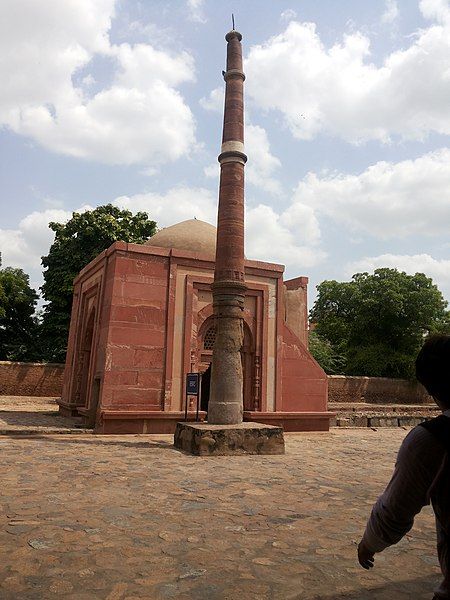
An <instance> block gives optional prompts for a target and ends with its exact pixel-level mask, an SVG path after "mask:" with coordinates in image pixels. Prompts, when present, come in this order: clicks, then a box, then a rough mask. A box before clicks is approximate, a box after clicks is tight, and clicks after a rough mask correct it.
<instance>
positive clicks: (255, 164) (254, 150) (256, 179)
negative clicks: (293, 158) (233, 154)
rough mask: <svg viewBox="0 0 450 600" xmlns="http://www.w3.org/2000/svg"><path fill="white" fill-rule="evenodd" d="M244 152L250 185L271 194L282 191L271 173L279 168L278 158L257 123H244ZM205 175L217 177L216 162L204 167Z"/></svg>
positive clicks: (246, 174) (265, 134)
mask: <svg viewBox="0 0 450 600" xmlns="http://www.w3.org/2000/svg"><path fill="white" fill-rule="evenodd" d="M245 152H246V154H247V156H248V157H249V159H248V162H247V165H246V168H245V177H246V180H247V181H248V182H249V183H251V184H252V185H254V186H256V187H258V188H260V189H262V190H265V191H266V192H269V193H271V194H275V195H279V194H281V192H282V186H281V183H280V182H279V181H278V179H276V178H275V177H274V176H273V175H274V172H275V171H276V170H277V169H279V168H280V166H281V162H280V160H279V159H278V158H277V157H276V156H274V155H273V154H272V153H271V151H270V144H269V139H268V137H267V132H266V130H265V129H264V128H263V127H260V126H259V125H246V127H245ZM204 173H205V175H206V176H207V177H215V178H218V177H219V173H220V169H219V166H218V164H217V163H214V164H212V165H209V166H207V167H206V168H205V169H204Z"/></svg>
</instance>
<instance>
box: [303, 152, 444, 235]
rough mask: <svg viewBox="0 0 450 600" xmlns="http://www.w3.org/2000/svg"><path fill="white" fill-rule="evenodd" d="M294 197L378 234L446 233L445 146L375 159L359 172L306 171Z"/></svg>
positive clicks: (318, 211) (338, 219) (347, 223)
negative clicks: (401, 156)
mask: <svg viewBox="0 0 450 600" xmlns="http://www.w3.org/2000/svg"><path fill="white" fill-rule="evenodd" d="M296 197H297V198H298V199H299V200H300V201H301V202H303V203H305V204H307V205H308V206H310V207H311V208H313V209H314V210H315V211H316V212H317V213H318V214H324V215H327V216H328V217H331V218H332V219H333V220H335V221H336V222H338V223H343V224H344V225H347V226H349V227H350V228H351V229H353V230H355V231H362V232H366V233H369V234H371V235H373V236H375V237H378V238H382V239H383V238H393V237H407V236H411V235H418V234H420V235H425V236H432V235H436V234H445V233H448V224H449V223H450V149H448V148H443V149H440V150H436V151H434V152H430V153H428V154H425V155H423V156H421V157H419V158H417V159H415V160H404V161H401V162H398V163H389V162H384V161H383V162H378V163H376V164H374V165H372V166H370V167H368V168H367V169H366V170H365V171H363V172H362V173H360V174H359V175H347V174H342V173H332V174H329V175H325V176H322V177H320V176H318V175H316V174H315V173H309V174H308V175H307V176H306V177H305V178H304V179H303V181H301V182H300V183H299V185H298V187H297V190H296Z"/></svg>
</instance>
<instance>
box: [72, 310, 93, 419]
mask: <svg viewBox="0 0 450 600" xmlns="http://www.w3.org/2000/svg"><path fill="white" fill-rule="evenodd" d="M94 325H95V308H92V309H91V312H90V314H89V317H88V319H87V322H86V327H85V330H84V332H83V336H82V338H81V343H80V349H79V352H78V361H77V362H78V365H77V377H76V382H77V388H76V393H75V400H76V405H77V406H85V407H87V401H88V398H87V396H88V394H87V391H88V383H89V366H90V362H91V353H92V340H93V338H94Z"/></svg>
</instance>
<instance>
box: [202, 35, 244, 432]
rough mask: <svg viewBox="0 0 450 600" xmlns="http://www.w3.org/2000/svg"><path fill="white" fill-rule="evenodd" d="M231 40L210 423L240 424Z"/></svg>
mask: <svg viewBox="0 0 450 600" xmlns="http://www.w3.org/2000/svg"><path fill="white" fill-rule="evenodd" d="M225 39H226V40H227V42H228V44H227V70H226V72H224V74H223V77H224V79H225V109H224V120H223V136H222V148H221V153H220V155H219V159H218V160H219V163H220V186H219V210H218V218H217V249H216V266H215V272H214V283H213V304H214V316H215V318H216V332H217V333H216V341H215V344H214V348H213V358H212V370H211V392H210V401H209V407H208V423H212V424H217V425H221V424H239V423H242V414H243V381H242V379H243V377H242V362H241V348H242V344H243V331H244V329H243V316H244V299H245V290H246V286H245V281H244V165H245V162H246V160H247V157H246V155H245V153H244V85H243V84H244V79H245V75H244V73H243V70H242V46H241V40H242V36H241V34H240V33H239V32H237V31H234V30H233V31H230V32H229V33H228V34H227V35H226V36H225Z"/></svg>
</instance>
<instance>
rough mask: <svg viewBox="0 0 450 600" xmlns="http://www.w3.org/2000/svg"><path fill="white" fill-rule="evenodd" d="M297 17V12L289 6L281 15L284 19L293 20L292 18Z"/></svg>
mask: <svg viewBox="0 0 450 600" xmlns="http://www.w3.org/2000/svg"><path fill="white" fill-rule="evenodd" d="M296 17H297V13H296V12H295V10H294V9H292V8H287V9H286V10H283V12H282V13H281V15H280V19H281V20H282V21H292V19H295V18H296Z"/></svg>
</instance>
